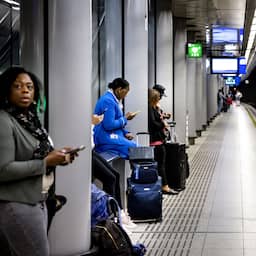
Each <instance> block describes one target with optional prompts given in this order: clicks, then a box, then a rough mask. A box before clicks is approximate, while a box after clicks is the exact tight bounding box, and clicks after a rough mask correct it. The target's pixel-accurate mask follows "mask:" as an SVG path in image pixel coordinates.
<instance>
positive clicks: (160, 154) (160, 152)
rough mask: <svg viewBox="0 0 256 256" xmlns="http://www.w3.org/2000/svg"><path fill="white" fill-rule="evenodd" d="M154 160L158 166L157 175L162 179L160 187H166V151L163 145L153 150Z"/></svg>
mask: <svg viewBox="0 0 256 256" xmlns="http://www.w3.org/2000/svg"><path fill="white" fill-rule="evenodd" d="M154 154H155V160H156V161H157V165H158V174H159V176H161V177H162V185H163V186H164V185H167V184H168V182H167V178H166V170H165V159H166V149H165V145H164V144H162V145H158V146H155V148H154Z"/></svg>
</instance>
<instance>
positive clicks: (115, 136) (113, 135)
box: [110, 133, 118, 139]
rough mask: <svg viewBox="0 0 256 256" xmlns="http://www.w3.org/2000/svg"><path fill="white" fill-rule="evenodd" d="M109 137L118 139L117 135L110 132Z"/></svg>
mask: <svg viewBox="0 0 256 256" xmlns="http://www.w3.org/2000/svg"><path fill="white" fill-rule="evenodd" d="M110 139H118V135H117V134H115V133H111V134H110Z"/></svg>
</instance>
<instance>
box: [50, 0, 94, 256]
mask: <svg viewBox="0 0 256 256" xmlns="http://www.w3.org/2000/svg"><path fill="white" fill-rule="evenodd" d="M74 2H75V3H76V4H74ZM91 34H92V32H91V1H89V0H88V1H84V0H76V1H69V0H52V1H49V124H50V127H49V128H50V134H51V136H52V138H53V140H54V142H55V147H56V148H59V147H63V146H67V145H70V146H73V147H76V146H79V145H81V144H84V145H85V146H86V150H84V151H82V152H81V153H80V156H79V157H78V159H77V160H76V161H75V162H74V163H73V164H72V165H68V166H66V167H58V168H57V171H56V193H57V194H63V195H65V196H66V197H67V198H68V202H67V204H66V205H65V207H64V208H63V209H62V210H61V211H60V212H58V213H57V215H56V217H55V218H54V221H53V225H52V228H51V230H50V234H49V240H50V246H51V255H60V256H65V255H81V254H82V252H85V251H87V250H88V249H89V247H90V181H91V60H92V56H91V48H92V46H91V44H92V39H91Z"/></svg>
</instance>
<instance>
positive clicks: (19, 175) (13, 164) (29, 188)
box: [0, 110, 46, 204]
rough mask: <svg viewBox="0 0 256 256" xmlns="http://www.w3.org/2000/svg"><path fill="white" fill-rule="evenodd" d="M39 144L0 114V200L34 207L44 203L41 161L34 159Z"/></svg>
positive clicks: (9, 119) (2, 112)
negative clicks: (40, 202)
mask: <svg viewBox="0 0 256 256" xmlns="http://www.w3.org/2000/svg"><path fill="white" fill-rule="evenodd" d="M38 144H39V141H38V140H37V139H36V138H35V137H33V136H32V135H31V134H30V133H29V132H28V131H27V130H25V129H24V128H23V127H22V126H21V125H20V124H19V123H18V122H17V120H16V119H15V118H14V117H13V116H11V115H10V114H8V113H7V112H6V111H3V110H0V200H7V201H15V202H22V203H28V204H35V203H37V202H39V201H41V200H43V195H42V176H43V174H45V173H46V166H45V162H44V160H39V159H33V160H32V156H33V152H34V150H35V149H36V147H37V145H38Z"/></svg>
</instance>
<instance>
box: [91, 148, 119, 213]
mask: <svg viewBox="0 0 256 256" xmlns="http://www.w3.org/2000/svg"><path fill="white" fill-rule="evenodd" d="M92 177H93V178H96V179H98V180H100V181H101V182H102V184H103V190H104V191H105V192H107V193H108V194H109V195H111V196H113V197H114V198H115V199H116V200H117V202H118V204H119V206H120V208H121V209H122V208H123V207H122V202H121V195H120V175H119V173H118V172H117V171H116V170H115V169H114V168H113V167H112V166H111V165H110V164H109V163H108V162H107V161H106V160H105V159H104V158H102V157H101V156H100V155H99V154H98V153H97V152H95V151H92Z"/></svg>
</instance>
